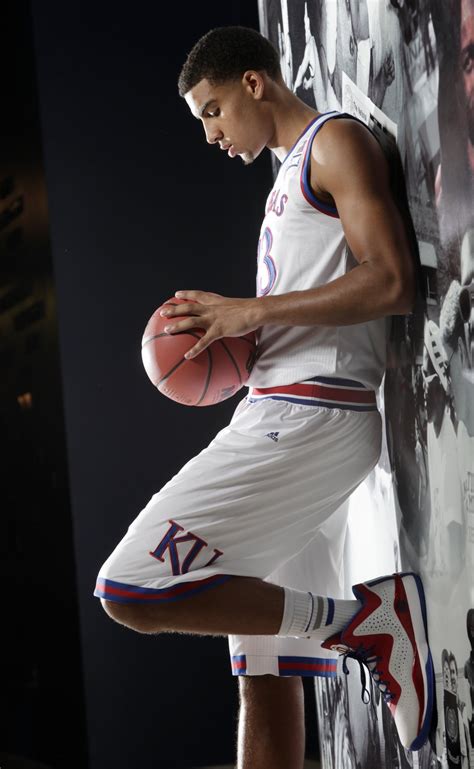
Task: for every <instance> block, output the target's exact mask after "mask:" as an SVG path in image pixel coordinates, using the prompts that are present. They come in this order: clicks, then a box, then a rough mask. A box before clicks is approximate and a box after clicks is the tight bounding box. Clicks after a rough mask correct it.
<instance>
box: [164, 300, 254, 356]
mask: <svg viewBox="0 0 474 769" xmlns="http://www.w3.org/2000/svg"><path fill="white" fill-rule="evenodd" d="M175 296H176V297H177V298H178V299H185V300H186V301H185V302H182V303H180V304H177V305H164V306H163V309H162V310H161V311H160V315H162V316H163V317H165V318H176V319H177V318H179V316H180V315H188V316H191V317H187V318H185V319H184V320H176V321H173V322H172V323H170V324H169V325H167V326H165V331H166V333H168V334H176V333H179V332H180V331H188V330H189V329H191V328H202V329H204V331H205V334H203V336H202V337H201V339H200V340H199V342H197V343H196V344H195V345H194V347H192V348H191V349H190V350H189V352H187V353H186V355H185V356H184V357H185V358H188V359H189V358H195V357H196V355H199V353H200V352H202V351H203V350H205V349H206V347H208V346H209V345H210V344H211V343H212V342H214V341H215V340H216V339H221V338H222V337H225V336H243V335H244V334H248V333H249V332H250V331H255V329H256V328H258V327H259V326H260V325H261V314H260V312H259V309H260V303H259V299H258V297H256V298H253V299H231V298H229V297H226V296H221V295H220V294H214V293H212V292H210V291H176V293H175Z"/></svg>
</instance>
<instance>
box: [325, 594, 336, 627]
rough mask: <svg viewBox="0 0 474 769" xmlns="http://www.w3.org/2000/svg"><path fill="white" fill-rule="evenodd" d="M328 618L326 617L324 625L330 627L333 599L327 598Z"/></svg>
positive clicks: (332, 615) (332, 616)
mask: <svg viewBox="0 0 474 769" xmlns="http://www.w3.org/2000/svg"><path fill="white" fill-rule="evenodd" d="M327 602H328V616H327V617H326V625H331V624H332V621H333V619H334V598H328V599H327Z"/></svg>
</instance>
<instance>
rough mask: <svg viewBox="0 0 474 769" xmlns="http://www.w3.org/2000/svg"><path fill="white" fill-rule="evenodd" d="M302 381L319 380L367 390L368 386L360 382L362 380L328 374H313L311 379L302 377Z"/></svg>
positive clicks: (322, 382)
mask: <svg viewBox="0 0 474 769" xmlns="http://www.w3.org/2000/svg"><path fill="white" fill-rule="evenodd" d="M302 381H303V382H321V384H330V385H341V387H342V386H344V387H358V388H359V389H360V390H368V389H369V388H368V387H366V386H365V385H363V384H362V382H357V381H356V380H355V379H342V378H341V377H337V378H335V377H330V376H314V377H311V379H304V380H302Z"/></svg>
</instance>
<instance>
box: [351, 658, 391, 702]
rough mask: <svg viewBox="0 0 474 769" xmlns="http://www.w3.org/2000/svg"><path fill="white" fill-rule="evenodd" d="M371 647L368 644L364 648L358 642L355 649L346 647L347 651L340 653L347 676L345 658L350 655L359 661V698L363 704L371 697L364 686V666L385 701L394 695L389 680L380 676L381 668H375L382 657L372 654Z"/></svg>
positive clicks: (388, 700)
mask: <svg viewBox="0 0 474 769" xmlns="http://www.w3.org/2000/svg"><path fill="white" fill-rule="evenodd" d="M373 648H374V647H373V646H369V647H367V648H365V647H364V646H362V645H361V644H360V645H359V646H358V647H357V649H348V651H346V652H343V653H342V654H341V656H342V658H343V659H342V672H343V673H345V674H346V675H347V676H348V675H349V668H348V667H347V658H348V657H350V658H351V659H353V660H355V661H356V662H358V663H359V671H360V683H361V685H362V693H361V695H360V698H361V700H362V702H363V703H364V704H365V705H368V703H369V702H370V699H371V697H370V692H369V690H368V689H367V686H366V675H365V669H364V667H366V668H367V670H368V671H369V673H370V675H371V676H372V680H373V681H374V683H375V685H376V686H378V688H379V689H380V691H381V693H382V696H383V698H384V700H385V702H390V700H392V699H393V698H394V697H395V695H394V694H393V692H391V691H390V689H389V686H390V682H389V681H386V680H384V679H383V678H382V671H381V670H377V663H378V662H380V661H381V659H382V657H379V656H377V655H376V654H373V653H372V652H373ZM366 696H367V699H366Z"/></svg>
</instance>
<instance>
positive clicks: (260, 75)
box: [242, 69, 265, 99]
mask: <svg viewBox="0 0 474 769" xmlns="http://www.w3.org/2000/svg"><path fill="white" fill-rule="evenodd" d="M242 85H243V86H244V88H245V90H246V91H247V93H248V94H249V95H250V96H252V97H253V98H254V99H261V98H262V96H263V92H264V90H265V73H264V72H259V71H257V70H254V69H248V70H247V71H246V72H244V74H243V75H242Z"/></svg>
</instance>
